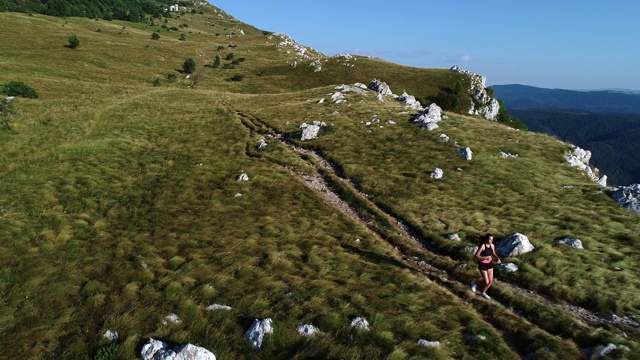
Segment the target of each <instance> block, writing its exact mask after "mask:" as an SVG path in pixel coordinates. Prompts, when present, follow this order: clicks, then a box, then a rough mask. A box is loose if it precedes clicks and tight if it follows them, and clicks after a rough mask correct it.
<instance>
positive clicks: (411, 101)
mask: <svg viewBox="0 0 640 360" xmlns="http://www.w3.org/2000/svg"><path fill="white" fill-rule="evenodd" d="M396 100H398V101H400V102H404V103H406V104H407V106H408V107H410V108H412V109H416V110H422V105H421V104H420V101H418V100H416V97H415V96H413V95H409V94H407V93H406V92H403V93H402V95H400V96H398V97H396Z"/></svg>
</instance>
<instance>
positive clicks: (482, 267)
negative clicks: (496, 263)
mask: <svg viewBox="0 0 640 360" xmlns="http://www.w3.org/2000/svg"><path fill="white" fill-rule="evenodd" d="M489 269H493V264H492V263H488V264H483V263H481V262H478V270H481V271H482V270H489Z"/></svg>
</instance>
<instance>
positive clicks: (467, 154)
mask: <svg viewBox="0 0 640 360" xmlns="http://www.w3.org/2000/svg"><path fill="white" fill-rule="evenodd" d="M456 152H457V153H458V154H459V155H460V156H462V157H463V158H464V159H465V160H471V159H473V151H471V148H469V147H466V148H464V149H457V150H456Z"/></svg>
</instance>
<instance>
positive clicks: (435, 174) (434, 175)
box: [431, 168, 444, 180]
mask: <svg viewBox="0 0 640 360" xmlns="http://www.w3.org/2000/svg"><path fill="white" fill-rule="evenodd" d="M443 175H444V172H443V171H442V169H440V168H435V169H434V170H433V171H432V172H431V177H432V178H434V179H436V180H438V179H442V176H443Z"/></svg>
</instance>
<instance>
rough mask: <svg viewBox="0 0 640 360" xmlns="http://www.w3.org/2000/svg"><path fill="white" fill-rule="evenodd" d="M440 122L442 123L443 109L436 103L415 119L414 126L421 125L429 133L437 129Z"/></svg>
mask: <svg viewBox="0 0 640 360" xmlns="http://www.w3.org/2000/svg"><path fill="white" fill-rule="evenodd" d="M440 121H442V109H441V108H440V106H438V105H436V103H433V104H431V105H429V106H428V107H427V108H426V109H424V110H423V111H422V112H421V113H420V114H418V115H416V117H415V118H414V119H413V123H414V124H420V125H422V127H423V128H425V129H427V130H429V131H431V130H434V129H437V128H438V123H439V122H440Z"/></svg>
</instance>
